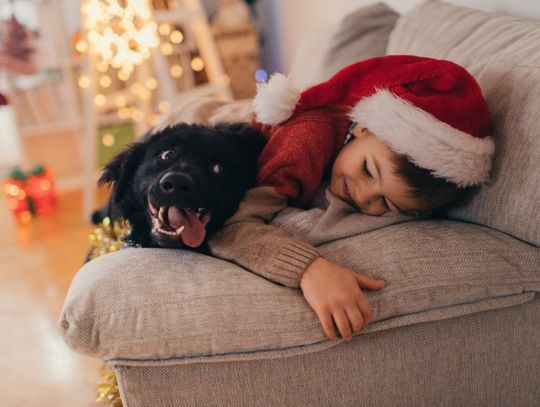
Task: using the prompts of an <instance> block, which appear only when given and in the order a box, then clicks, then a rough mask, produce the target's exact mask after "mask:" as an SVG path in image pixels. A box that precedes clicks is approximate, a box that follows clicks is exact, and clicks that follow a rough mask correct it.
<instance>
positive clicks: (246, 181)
mask: <svg viewBox="0 0 540 407" xmlns="http://www.w3.org/2000/svg"><path fill="white" fill-rule="evenodd" d="M265 141H266V139H265V137H264V136H263V134H262V133H260V132H259V131H258V130H256V129H254V128H253V127H251V126H249V125H248V124H240V123H239V124H222V125H218V126H215V127H204V126H199V125H187V124H178V125H175V126H173V127H168V128H166V129H165V130H162V131H160V132H159V133H156V134H154V135H151V136H146V137H145V138H143V140H142V141H140V142H136V143H134V144H131V145H130V146H129V147H128V148H127V149H126V150H124V151H123V152H121V153H120V154H118V155H117V156H116V157H115V158H113V160H112V161H111V162H110V163H109V164H108V165H107V166H106V167H105V169H104V171H103V174H102V175H101V178H100V179H99V181H98V184H99V185H104V184H113V191H112V195H111V198H110V200H109V204H108V206H109V207H108V208H107V209H106V210H105V211H106V212H107V214H108V215H111V216H112V218H118V217H120V218H124V219H126V220H128V221H129V223H130V225H131V232H130V234H129V236H128V238H127V241H128V243H129V244H131V245H136V246H142V247H169V248H191V249H195V250H197V251H203V252H205V251H207V247H206V242H207V239H206V238H207V237H208V236H209V235H210V234H212V233H213V232H215V231H216V230H218V229H219V228H220V227H221V226H223V224H224V222H225V221H226V220H227V218H229V217H230V216H231V215H232V214H233V213H234V212H236V210H237V209H238V205H239V203H240V201H241V200H242V198H243V196H244V194H245V193H246V191H247V190H248V189H249V188H251V187H252V186H254V185H255V182H256V175H257V158H258V156H259V154H260V153H261V151H262V149H263V147H264V145H265ZM101 217H102V215H100V212H96V213H94V216H93V220H94V222H97V221H99V220H100V218H101Z"/></svg>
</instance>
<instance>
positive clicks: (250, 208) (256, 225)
mask: <svg viewBox="0 0 540 407" xmlns="http://www.w3.org/2000/svg"><path fill="white" fill-rule="evenodd" d="M286 206H287V197H285V196H281V195H279V194H278V193H276V191H275V189H274V188H272V187H256V188H253V189H251V190H249V191H248V192H247V193H246V196H245V197H244V199H243V200H242V202H241V204H240V207H239V208H238V211H236V213H235V214H234V215H233V216H232V217H231V218H229V219H228V220H227V222H226V223H225V225H224V226H223V228H222V229H221V230H220V231H218V232H217V233H215V234H214V235H213V236H211V237H210V239H209V242H208V245H209V248H210V251H211V253H212V255H214V256H216V257H219V258H221V259H224V260H229V261H232V262H233V263H236V264H238V265H240V266H241V267H244V268H246V269H248V270H250V271H252V272H254V273H256V274H259V275H260V276H262V277H264V278H267V279H269V280H271V281H274V282H276V283H280V284H283V285H286V286H288V287H292V288H299V287H300V279H301V278H302V274H303V273H304V271H305V270H306V269H307V268H308V266H309V265H310V264H311V263H312V262H313V261H314V260H315V259H317V258H318V257H319V256H321V254H320V253H319V251H317V249H315V248H314V247H312V246H310V245H308V244H306V243H304V242H302V241H300V240H297V239H295V238H293V237H292V236H290V235H288V234H287V233H286V232H284V231H282V230H280V229H278V228H276V227H274V226H272V225H268V224H267V223H268V222H270V221H271V220H272V218H273V217H274V215H275V214H277V213H278V212H279V211H281V210H282V209H283V208H285V207H286Z"/></svg>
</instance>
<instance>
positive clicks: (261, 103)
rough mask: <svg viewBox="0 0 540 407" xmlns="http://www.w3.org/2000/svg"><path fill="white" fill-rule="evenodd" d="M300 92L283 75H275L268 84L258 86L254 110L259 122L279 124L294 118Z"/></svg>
mask: <svg viewBox="0 0 540 407" xmlns="http://www.w3.org/2000/svg"><path fill="white" fill-rule="evenodd" d="M298 99H300V91H299V90H298V89H297V88H296V87H295V86H294V85H293V84H292V83H291V80H290V79H289V78H288V77H286V76H285V75H283V74H280V73H278V74H274V75H272V76H271V77H270V80H269V81H268V82H266V83H260V84H258V85H257V95H255V98H254V99H253V108H254V110H255V114H256V115H257V121H259V122H260V123H263V124H270V125H274V124H279V123H282V122H284V121H285V120H287V119H288V118H289V117H291V116H292V114H293V112H294V108H295V106H296V103H297V102H298Z"/></svg>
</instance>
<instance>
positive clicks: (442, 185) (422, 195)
mask: <svg viewBox="0 0 540 407" xmlns="http://www.w3.org/2000/svg"><path fill="white" fill-rule="evenodd" d="M393 161H394V162H393V164H394V174H395V175H397V176H399V177H401V178H402V179H404V180H405V182H406V183H407V184H408V186H409V188H410V189H411V198H412V199H413V201H414V202H415V210H416V211H418V212H422V211H429V210H432V209H436V208H440V207H442V206H445V205H448V204H449V203H451V202H453V201H455V200H457V199H459V198H461V197H463V195H465V193H466V192H467V191H468V190H469V188H460V187H458V186H457V185H456V184H454V183H453V182H449V181H447V180H445V179H443V178H438V177H435V176H434V175H433V174H432V173H431V171H430V170H427V169H425V168H422V167H419V166H417V165H416V164H414V163H413V162H411V161H410V160H409V158H408V157H407V156H406V155H403V154H395V156H394V160H393Z"/></svg>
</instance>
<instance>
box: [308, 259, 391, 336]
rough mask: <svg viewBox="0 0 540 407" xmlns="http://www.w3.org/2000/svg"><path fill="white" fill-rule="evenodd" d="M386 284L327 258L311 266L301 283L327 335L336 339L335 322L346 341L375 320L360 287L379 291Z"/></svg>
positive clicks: (316, 261) (318, 260) (317, 260)
mask: <svg viewBox="0 0 540 407" xmlns="http://www.w3.org/2000/svg"><path fill="white" fill-rule="evenodd" d="M384 285H385V282H384V280H376V279H373V278H371V277H367V276H365V275H363V274H360V273H355V272H354V271H352V270H349V269H346V268H344V267H341V266H338V265H337V264H335V263H332V262H330V261H328V260H326V259H324V258H323V257H319V258H318V259H316V260H315V261H314V262H313V263H311V264H310V265H309V267H308V268H307V269H306V271H305V272H304V274H303V275H302V279H301V280H300V288H301V289H302V292H303V293H304V297H305V299H306V301H307V302H308V304H309V305H310V307H311V308H312V309H313V311H315V313H316V314H317V316H318V317H319V320H320V321H321V324H322V327H323V330H324V332H325V333H326V335H327V336H328V337H329V338H330V339H336V333H335V330H334V324H333V321H335V323H336V326H337V327H338V329H339V332H340V333H341V337H342V338H343V339H344V340H345V341H349V340H350V339H351V338H352V333H353V332H358V331H359V330H360V329H361V328H362V327H363V326H366V325H367V324H368V323H369V321H370V320H371V306H370V305H369V302H368V300H367V298H366V297H365V296H364V294H363V293H362V290H360V288H369V289H370V290H379V289H381V288H383V287H384ZM332 319H333V321H332Z"/></svg>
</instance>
